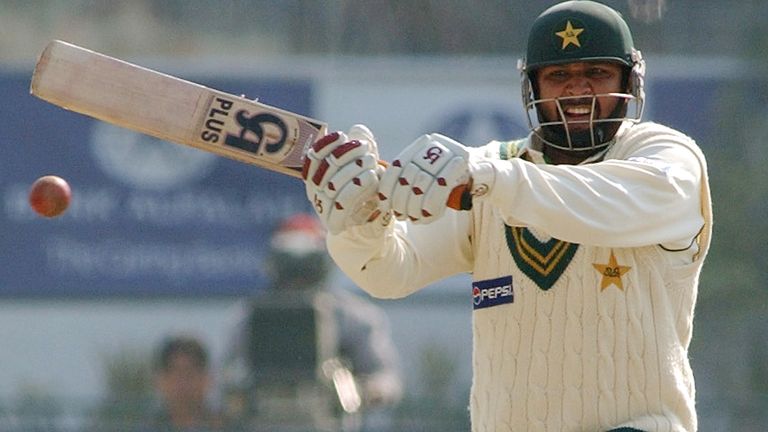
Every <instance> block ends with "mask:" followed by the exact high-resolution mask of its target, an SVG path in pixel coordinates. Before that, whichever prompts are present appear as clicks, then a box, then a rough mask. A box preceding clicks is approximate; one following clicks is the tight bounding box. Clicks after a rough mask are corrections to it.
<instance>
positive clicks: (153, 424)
mask: <svg viewBox="0 0 768 432" xmlns="http://www.w3.org/2000/svg"><path fill="white" fill-rule="evenodd" d="M208 357H209V356H208V351H207V349H206V347H205V346H204V345H203V343H202V342H201V341H200V340H198V339H197V338H195V337H192V336H186V335H180V336H172V337H168V338H167V339H165V340H164V341H163V342H162V343H161V345H160V346H159V347H158V350H157V353H156V358H155V364H154V372H155V381H154V382H155V388H156V390H157V393H158V396H159V398H160V400H159V406H158V407H157V409H156V411H155V412H154V413H153V414H152V416H151V418H150V421H149V424H148V425H146V426H147V428H146V429H145V430H148V431H150V430H151V431H153V432H165V431H168V432H170V431H174V432H182V431H183V432H191V431H194V432H205V431H221V430H223V429H224V421H223V418H222V416H221V415H220V413H219V412H217V410H215V409H214V408H213V407H212V405H211V401H210V400H209V395H210V391H211V388H212V387H211V386H212V376H211V373H210V370H209V364H208V362H209V359H208Z"/></svg>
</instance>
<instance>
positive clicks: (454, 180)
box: [379, 134, 472, 223]
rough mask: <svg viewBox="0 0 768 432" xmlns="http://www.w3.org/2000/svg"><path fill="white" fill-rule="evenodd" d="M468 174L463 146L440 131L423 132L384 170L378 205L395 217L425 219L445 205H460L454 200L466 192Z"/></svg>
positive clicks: (423, 221) (454, 206)
mask: <svg viewBox="0 0 768 432" xmlns="http://www.w3.org/2000/svg"><path fill="white" fill-rule="evenodd" d="M471 178H472V177H471V175H470V162H469V150H468V149H467V147H464V146H463V145H461V144H459V143H458V142H456V141H454V140H452V139H450V138H448V137H446V136H443V135H440V134H430V135H423V136H421V137H420V138H418V139H417V140H416V141H414V142H413V143H411V144H410V145H409V146H408V147H406V148H405V150H403V151H402V153H400V154H399V155H398V156H397V158H396V159H395V160H394V161H393V162H392V164H391V165H390V167H389V168H387V170H386V171H385V172H384V175H383V176H382V177H381V181H380V183H379V199H380V200H381V204H380V205H381V206H382V208H391V209H392V212H393V215H394V216H395V217H396V218H397V219H398V220H410V221H412V222H415V223H429V222H432V221H434V220H435V219H437V218H439V217H440V216H442V215H443V213H444V212H445V209H446V207H448V206H449V205H450V207H452V208H456V209H459V208H460V207H461V206H460V205H458V203H457V202H458V201H460V199H462V198H464V197H462V195H465V194H468V193H467V192H465V191H466V190H467V188H468V186H469V184H470V183H471ZM457 195H458V196H457ZM449 201H450V203H449Z"/></svg>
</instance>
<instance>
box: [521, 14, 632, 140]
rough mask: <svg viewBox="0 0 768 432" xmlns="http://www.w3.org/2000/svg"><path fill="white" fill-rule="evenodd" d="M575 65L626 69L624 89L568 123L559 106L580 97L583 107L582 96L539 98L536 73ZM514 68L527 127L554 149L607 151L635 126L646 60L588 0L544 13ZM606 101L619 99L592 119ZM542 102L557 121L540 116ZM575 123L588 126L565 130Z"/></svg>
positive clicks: (613, 19)
mask: <svg viewBox="0 0 768 432" xmlns="http://www.w3.org/2000/svg"><path fill="white" fill-rule="evenodd" d="M574 62H615V63H618V64H620V65H622V66H624V75H623V83H624V84H623V87H624V90H623V92H619V93H609V94H602V95H601V94H598V95H591V104H592V110H591V115H590V118H589V119H588V120H578V121H571V122H568V121H567V120H565V116H564V114H563V113H564V110H563V105H562V104H568V101H569V99H570V100H573V99H579V100H580V103H583V100H584V98H585V96H583V95H582V96H567V97H559V98H554V99H547V100H544V99H540V98H539V96H538V89H537V85H536V72H537V71H538V70H539V69H540V68H542V67H544V66H550V65H558V64H565V63H574ZM518 68H519V69H520V72H521V79H522V86H521V88H522V92H523V104H524V106H525V109H526V114H527V116H528V124H529V127H530V129H531V131H532V132H533V133H534V134H536V135H538V136H539V137H540V138H541V139H542V140H543V141H544V143H545V144H547V145H550V146H552V147H555V148H558V149H562V150H567V151H579V152H582V151H595V150H597V149H601V148H604V147H607V146H608V145H610V144H611V143H612V140H613V137H614V136H615V134H616V132H617V131H618V129H619V127H620V126H621V124H622V123H623V122H624V121H633V122H637V121H639V120H640V117H641V116H642V112H643V104H644V99H645V94H644V90H643V80H644V75H645V62H644V60H643V59H642V55H641V54H640V51H638V50H637V49H635V47H634V42H633V40H632V33H631V32H630V30H629V26H628V25H627V23H626V22H625V21H624V19H623V18H622V17H621V15H620V14H619V13H618V12H617V11H615V10H613V9H611V8H609V7H608V6H605V5H602V4H600V3H597V2H593V1H589V0H572V1H566V2H563V3H560V4H557V5H555V6H553V7H551V8H549V9H547V10H545V11H544V12H543V13H542V14H541V15H539V17H538V18H536V20H535V21H534V23H533V26H532V27H531V31H530V34H529V36H528V47H527V51H526V56H525V58H524V59H522V60H521V61H520V62H519V64H518ZM588 97H589V96H588ZM606 98H618V99H621V101H620V103H618V104H617V106H616V109H614V110H613V112H611V113H610V114H609V115H608V116H607V117H606V118H595V117H594V115H595V113H596V112H598V111H599V110H596V109H595V108H599V104H600V101H601V100H606ZM544 102H554V103H556V105H557V110H558V112H559V116H558V117H559V118H557V119H546V118H544V116H543V114H542V112H541V110H540V109H539V108H540V107H539V106H540V105H541V104H542V103H544ZM628 112H630V113H631V114H629V115H628V114H627V113H628ZM575 123H588V124H589V128H586V129H585V130H582V131H569V124H570V125H573V124H575Z"/></svg>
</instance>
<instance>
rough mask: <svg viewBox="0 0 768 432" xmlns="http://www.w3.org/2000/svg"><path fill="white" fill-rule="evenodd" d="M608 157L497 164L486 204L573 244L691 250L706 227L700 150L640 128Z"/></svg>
mask: <svg viewBox="0 0 768 432" xmlns="http://www.w3.org/2000/svg"><path fill="white" fill-rule="evenodd" d="M617 145H618V144H617ZM608 157H609V159H606V160H604V161H601V162H596V163H590V164H585V165H536V164H533V163H530V162H527V161H525V160H522V159H519V158H518V159H512V160H508V161H501V160H494V161H492V162H491V163H492V164H493V165H494V170H495V171H496V172H495V181H494V185H493V187H492V188H491V190H490V192H489V193H488V194H487V195H485V196H483V197H482V198H479V199H481V200H486V201H487V202H488V203H490V204H491V205H493V206H494V207H496V208H497V209H498V210H499V212H500V214H501V215H502V217H504V218H505V221H506V223H508V224H510V225H520V226H529V227H533V228H537V229H540V230H542V231H543V232H546V233H547V234H549V235H551V236H552V237H555V238H557V239H560V240H565V241H568V242H572V243H579V244H591V245H595V246H603V247H638V246H645V245H654V244H663V245H668V246H670V247H686V246H687V245H690V244H691V241H692V240H693V238H694V237H695V236H696V235H697V233H698V232H699V230H700V229H701V227H702V226H703V224H704V218H703V216H702V214H701V182H702V178H703V173H702V170H703V169H704V168H703V167H704V166H705V164H704V162H703V156H701V154H700V153H699V151H698V149H697V148H696V147H695V144H693V143H692V141H691V140H690V139H689V138H687V137H685V136H684V135H682V134H680V133H678V132H675V131H673V130H671V129H667V128H663V129H655V130H651V131H648V130H644V129H642V128H639V129H638V132H637V133H630V134H629V136H628V137H624V138H623V141H622V142H621V145H620V147H619V148H618V150H617V151H613V152H609V153H608Z"/></svg>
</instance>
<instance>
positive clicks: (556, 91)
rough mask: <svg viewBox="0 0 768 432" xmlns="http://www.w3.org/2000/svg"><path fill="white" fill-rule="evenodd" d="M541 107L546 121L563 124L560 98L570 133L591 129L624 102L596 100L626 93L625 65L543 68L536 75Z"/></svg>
mask: <svg viewBox="0 0 768 432" xmlns="http://www.w3.org/2000/svg"><path fill="white" fill-rule="evenodd" d="M536 80H537V84H538V89H539V99H544V100H548V101H547V102H543V103H541V105H539V109H540V113H541V114H542V116H543V117H544V119H545V120H546V121H561V119H562V116H561V114H560V112H559V111H560V109H558V106H557V105H558V104H557V103H556V102H555V101H554V99H558V98H560V99H559V101H560V107H561V109H562V115H563V116H564V117H565V118H564V119H562V120H564V121H565V122H566V124H568V128H569V130H571V131H578V130H584V129H588V128H589V127H590V120H597V119H604V118H607V117H608V116H609V115H610V114H611V113H613V111H614V109H615V108H616V105H617V104H618V103H619V101H621V100H622V99H620V98H617V97H608V96H603V97H594V98H593V96H595V95H603V94H607V93H618V92H623V91H624V89H623V88H622V66H621V65H619V64H617V63H611V62H579V63H566V64H562V65H553V66H544V67H542V68H541V69H540V70H539V71H538V73H537V74H536Z"/></svg>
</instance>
